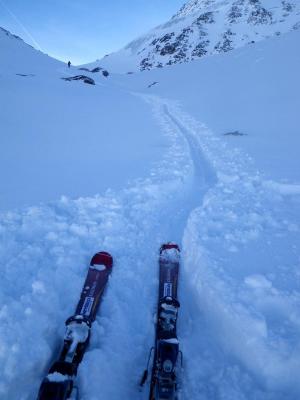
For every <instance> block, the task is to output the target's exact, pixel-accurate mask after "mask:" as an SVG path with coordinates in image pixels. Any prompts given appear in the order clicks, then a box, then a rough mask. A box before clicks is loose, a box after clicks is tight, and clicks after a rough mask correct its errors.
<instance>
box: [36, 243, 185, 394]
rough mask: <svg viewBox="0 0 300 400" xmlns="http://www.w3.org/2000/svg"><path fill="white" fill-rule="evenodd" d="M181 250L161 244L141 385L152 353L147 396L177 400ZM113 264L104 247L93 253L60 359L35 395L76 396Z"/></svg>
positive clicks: (53, 365)
mask: <svg viewBox="0 0 300 400" xmlns="http://www.w3.org/2000/svg"><path fill="white" fill-rule="evenodd" d="M179 258H180V251H179V247H178V246H177V245H176V244H172V243H168V244H164V245H162V247H161V249H160V255H159V266H160V268H159V296H158V307H157V324H156V334H155V346H154V347H153V348H152V349H151V351H150V356H149V360H148V365H147V370H146V371H145V372H144V375H143V378H142V381H141V385H144V384H145V382H146V380H147V375H148V369H149V364H150V361H151V358H152V355H153V366H152V372H151V381H150V394H149V400H161V399H166V400H176V399H177V365H178V360H179V359H181V362H182V353H181V352H180V351H179V343H178V339H177V334H176V323H177V311H178V308H179V302H178V300H177V283H178V272H179ZM112 266H113V258H112V256H111V255H110V254H109V253H107V252H100V253H97V254H95V255H94V256H93V258H92V260H91V262H90V267H89V269H88V273H87V276H86V279H85V283H84V286H83V289H82V292H81V296H80V300H79V302H78V304H77V307H76V310H75V314H74V315H73V316H72V317H70V318H68V319H67V321H66V333H65V337H64V343H63V347H62V350H61V352H60V355H59V358H58V360H57V361H56V362H54V363H53V364H52V366H51V367H50V369H49V372H48V375H47V376H46V377H45V378H44V380H43V381H42V384H41V386H40V389H39V393H38V397H37V400H77V399H78V387H77V386H76V376H77V370H78V367H79V364H80V363H81V361H82V359H83V356H84V353H85V351H86V349H87V347H88V344H89V339H90V331H91V327H92V323H93V321H94V320H95V318H96V314H97V310H98V308H99V304H100V301H101V297H102V294H103V292H104V289H105V286H106V284H107V281H108V278H109V275H110V273H111V270H112Z"/></svg>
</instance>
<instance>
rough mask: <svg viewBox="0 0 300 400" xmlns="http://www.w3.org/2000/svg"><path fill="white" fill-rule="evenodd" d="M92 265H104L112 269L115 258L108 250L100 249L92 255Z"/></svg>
mask: <svg viewBox="0 0 300 400" xmlns="http://www.w3.org/2000/svg"><path fill="white" fill-rule="evenodd" d="M90 265H91V266H94V265H104V266H105V267H106V268H107V269H111V268H112V266H113V258H112V256H111V255H110V254H109V253H107V252H106V251H100V252H99V253H96V254H95V255H94V256H93V257H92V259H91V263H90Z"/></svg>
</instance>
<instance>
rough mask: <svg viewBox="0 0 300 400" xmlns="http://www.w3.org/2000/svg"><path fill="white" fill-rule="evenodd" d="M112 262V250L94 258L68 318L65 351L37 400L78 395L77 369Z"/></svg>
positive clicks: (56, 399)
mask: <svg viewBox="0 0 300 400" xmlns="http://www.w3.org/2000/svg"><path fill="white" fill-rule="evenodd" d="M112 265H113V259H112V256H111V255H110V254H109V253H106V252H104V251H102V252H100V253H97V254H95V255H94V256H93V257H92V259H91V262H90V266H89V269H88V273H87V276H86V279H85V282H84V286H83V289H82V292H81V295H80V300H79V302H78V304H77V307H76V310H75V314H74V315H73V316H71V317H70V318H68V319H67V321H66V332H65V336H64V342H63V347H62V350H61V352H60V355H59V357H58V359H57V361H56V362H54V363H53V364H52V366H51V367H50V369H49V372H48V375H47V376H46V377H45V378H44V380H43V381H42V384H41V386H40V389H39V393H38V397H37V400H67V399H70V400H73V399H77V398H78V388H77V386H76V384H75V379H76V375H77V369H78V366H79V364H80V362H81V361H82V358H83V356H84V353H85V351H86V349H87V347H88V344H89V340H90V331H91V327H92V323H93V321H94V320H95V318H96V314H97V310H98V308H99V304H100V300H101V297H102V294H103V292H104V289H105V286H106V283H107V281H108V278H109V275H110V273H111V270H112Z"/></svg>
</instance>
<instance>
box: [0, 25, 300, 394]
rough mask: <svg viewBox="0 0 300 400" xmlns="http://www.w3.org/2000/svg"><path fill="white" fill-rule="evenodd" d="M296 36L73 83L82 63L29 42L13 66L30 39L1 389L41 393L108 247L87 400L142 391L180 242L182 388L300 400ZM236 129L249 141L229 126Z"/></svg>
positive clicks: (14, 168) (1, 313)
mask: <svg viewBox="0 0 300 400" xmlns="http://www.w3.org/2000/svg"><path fill="white" fill-rule="evenodd" d="M0 37H1V32H0ZM7 39H8V37H7V35H5V38H1V40H3V41H4V40H7ZM9 40H10V41H12V43H14V42H13V40H17V39H15V38H14V39H12V38H9ZM299 40H300V33H299V31H294V32H291V33H288V34H284V35H281V36H279V37H276V38H270V39H268V40H265V41H263V42H260V43H256V44H253V46H247V47H244V48H240V49H236V50H233V51H232V52H229V53H227V54H223V55H215V56H212V57H207V58H205V59H202V60H199V61H195V62H193V63H190V64H181V65H176V66H172V67H170V68H166V69H157V70H152V71H149V72H144V73H138V74H132V75H114V74H111V75H110V76H109V77H108V78H107V79H106V78H104V77H102V76H101V74H99V75H95V74H90V76H91V77H92V78H93V79H95V81H96V85H95V87H92V86H90V85H85V84H84V83H82V82H64V81H63V80H61V79H60V78H61V77H62V76H68V75H72V74H73V75H75V74H76V69H75V68H74V69H72V68H71V69H70V70H68V69H67V68H66V66H64V65H62V64H60V63H57V62H55V61H53V60H51V59H49V58H48V57H46V56H43V55H42V54H40V53H37V54H36V53H35V52H34V50H33V49H31V48H27V47H26V49H27V50H26V57H25V58H26V60H27V61H26V65H27V67H26V68H24V71H23V69H22V71H20V70H19V68H18V73H22V72H27V73H33V74H34V75H35V76H34V77H32V76H30V77H21V76H18V75H15V73H16V70H13V69H11V68H13V66H14V65H16V64H15V62H11V61H10V60H11V59H12V57H17V56H18V54H19V50H18V48H16V49H15V50H14V51H13V52H7V53H6V57H4V59H5V60H6V62H5V63H4V64H3V65H2V64H1V66H0V68H1V70H0V80H1V93H0V99H1V107H0V114H1V139H0V140H1V161H0V164H1V165H0V166H1V172H0V174H1V175H0V176H1V182H2V186H1V194H2V196H3V197H2V199H1V209H2V210H3V211H2V213H1V217H0V235H1V247H0V256H1V263H0V270H1V277H2V278H1V292H0V304H1V306H0V359H1V362H0V397H1V399H3V400H27V399H31V398H35V396H36V393H37V391H38V387H39V384H40V382H41V380H42V378H43V377H44V376H45V375H46V374H47V370H48V368H49V366H50V363H51V361H52V360H53V356H54V354H57V353H58V351H59V346H60V345H61V343H62V339H63V336H64V321H65V320H66V318H67V317H69V316H70V315H73V313H74V309H75V306H76V304H77V301H78V296H79V294H80V290H81V288H82V285H83V281H84V278H85V275H86V271H87V268H88V265H89V261H90V257H91V256H92V255H93V254H94V253H95V252H96V251H100V250H105V251H108V252H110V253H111V254H112V255H113V257H114V266H113V270H112V274H111V277H110V280H109V284H108V287H107V290H106V291H105V295H104V298H103V301H102V304H101V307H100V312H99V314H98V316H97V319H96V321H95V322H94V324H93V328H92V332H91V342H90V346H89V350H88V352H87V353H86V355H85V357H84V360H83V362H82V364H81V365H80V368H79V374H78V378H79V387H80V399H82V400H85V399H96V398H98V396H99V393H101V398H102V399H110V400H114V399H120V398H132V399H141V398H144V399H146V398H147V388H146V389H145V390H144V392H143V393H140V392H139V391H138V389H137V383H138V381H139V379H140V375H141V373H142V371H143V369H144V365H145V363H146V361H147V357H148V351H149V349H150V348H151V346H153V340H154V326H153V313H154V311H155V308H156V301H157V284H158V276H157V272H158V258H159V248H160V246H161V244H162V243H166V242H169V241H172V242H175V243H178V245H179V246H180V248H181V268H180V279H179V301H180V303H181V307H180V309H179V311H178V339H179V345H180V349H181V350H182V352H183V356H184V358H183V359H184V368H183V373H182V377H181V381H182V390H181V397H182V399H192V398H193V399H197V400H204V399H205V400H213V399H214V400H215V399H220V400H221V399H235V400H245V399H247V400H281V399H290V400H294V399H295V400H296V399H297V398H299V395H300V384H299V379H298V376H297V374H298V371H299V367H300V341H299V333H300V311H299V310H300V288H299V279H300V274H299V262H300V253H299V249H300V243H299V229H300V212H299V211H300V202H299V200H300V198H299V186H300V175H299V171H300V168H299V154H298V153H299V144H300V143H299V134H298V125H299V118H298V110H299V106H300V98H299V93H300V87H299V79H298V78H299V76H298V75H299V72H298V71H299V67H300V57H299V53H298V52H297V48H298V43H299ZM3 43H4V42H3ZM3 43H2V42H1V46H3V48H4V49H9V48H10V45H9V44H7V42H5V43H6V44H5V45H4V44H3ZM17 43H18V44H17V45H16V46H20V47H21V46H26V45H25V44H23V43H22V42H19V41H18V42H17ZM4 46H7V47H4ZM5 51H6V50H5ZM7 51H8V50H7ZM27 51H28V53H27ZM22 52H25V50H24V49H23V47H22V50H20V54H21V55H23V53H22ZM24 54H25V53H24ZM33 54H34V56H33ZM31 57H34V62H33V59H31ZM44 57H46V58H44ZM42 60H43V61H42ZM43 63H45V64H43ZM24 65H25V64H24ZM25 69H26V71H25ZM153 82H158V83H157V84H156V85H153V86H151V87H149V85H151V83H153ZM41 99H42V101H41ZM16 109H18V110H22V112H21V111H20V112H19V111H18V112H16ZM234 131H238V132H242V133H244V134H245V135H242V136H239V135H235V136H234V135H225V134H226V133H227V132H234ZM49 165H50V166H51V168H50V169H49ZM23 171H24V173H23V174H21V172H23ZM36 171H38V172H39V174H40V179H37V178H36V175H35V172H36ZM65 171H67V173H65ZM33 172H34V173H33ZM9 188H10V190H9ZM4 197H5V198H4ZM3 199H4V200H3ZM27 204H29V206H27ZM15 207H18V208H17V209H16V208H15ZM56 352H57V353H56ZM16 377H17V380H18V385H16V384H15V382H16ZM53 379H59V377H58V376H56V377H53Z"/></svg>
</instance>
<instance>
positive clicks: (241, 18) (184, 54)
mask: <svg viewBox="0 0 300 400" xmlns="http://www.w3.org/2000/svg"><path fill="white" fill-rule="evenodd" d="M299 27H300V3H299V1H287V0H190V1H188V2H187V3H186V4H185V5H184V6H183V7H182V9H181V10H179V12H178V13H177V14H175V15H174V16H173V18H171V19H170V20H169V21H167V22H166V23H165V24H163V25H160V26H158V27H156V28H155V29H153V30H151V31H150V32H149V33H147V34H146V35H144V36H142V37H139V38H137V39H136V40H134V41H133V42H131V43H129V44H128V45H127V46H126V47H125V48H124V49H121V50H120V51H118V52H116V53H112V54H110V55H108V56H106V57H105V58H103V59H102V60H99V61H96V62H94V63H91V64H89V65H88V66H90V67H96V66H99V65H100V66H102V67H105V68H107V69H108V70H110V71H113V72H128V71H136V70H139V69H140V70H149V69H152V68H155V67H163V66H166V65H172V64H177V63H182V62H188V61H192V60H195V59H198V58H202V57H206V56H209V55H212V54H216V53H225V52H228V51H231V50H233V49H235V48H239V47H243V46H245V45H249V44H253V43H255V42H258V41H261V40H264V39H266V38H269V37H272V36H274V35H277V36H279V35H281V34H283V33H285V32H289V31H291V30H293V29H298V28H299Z"/></svg>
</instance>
